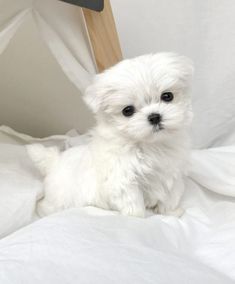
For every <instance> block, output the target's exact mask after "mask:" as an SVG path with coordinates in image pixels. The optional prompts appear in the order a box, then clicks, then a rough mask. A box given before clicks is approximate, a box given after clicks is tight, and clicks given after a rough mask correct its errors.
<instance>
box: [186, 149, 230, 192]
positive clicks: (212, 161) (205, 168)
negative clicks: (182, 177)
mask: <svg viewBox="0 0 235 284" xmlns="http://www.w3.org/2000/svg"><path fill="white" fill-rule="evenodd" d="M191 163H192V165H191V168H190V171H189V177H191V178H192V179H193V180H194V181H195V182H197V183H199V184H201V185H202V186H203V187H205V188H207V189H209V190H211V191H214V192H216V193H219V194H222V195H226V196H231V197H235V146H226V147H218V148H211V149H206V150H194V151H193V152H192V161H191Z"/></svg>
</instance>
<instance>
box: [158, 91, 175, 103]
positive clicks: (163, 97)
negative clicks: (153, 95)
mask: <svg viewBox="0 0 235 284" xmlns="http://www.w3.org/2000/svg"><path fill="white" fill-rule="evenodd" d="M173 99H174V95H173V93H171V92H165V93H162V95H161V100H162V101H164V102H171V101H172V100H173Z"/></svg>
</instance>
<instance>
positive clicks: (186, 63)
mask: <svg viewBox="0 0 235 284" xmlns="http://www.w3.org/2000/svg"><path fill="white" fill-rule="evenodd" d="M177 63H178V64H176V65H178V71H179V77H180V79H181V80H182V81H183V82H184V84H185V85H186V86H189V85H191V81H192V77H193V73H194V67H193V61H192V60H191V59H189V58H188V57H185V56H179V57H178V62H177Z"/></svg>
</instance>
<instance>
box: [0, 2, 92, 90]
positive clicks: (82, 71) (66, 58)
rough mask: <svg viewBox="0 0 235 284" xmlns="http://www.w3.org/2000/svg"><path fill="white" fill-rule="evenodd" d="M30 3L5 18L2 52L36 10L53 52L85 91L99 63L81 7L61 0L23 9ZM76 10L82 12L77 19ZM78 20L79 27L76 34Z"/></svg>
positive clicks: (0, 41) (0, 40)
mask: <svg viewBox="0 0 235 284" xmlns="http://www.w3.org/2000/svg"><path fill="white" fill-rule="evenodd" d="M18 4H19V3H18ZM26 4H27V3H25V2H22V10H21V11H20V12H18V13H17V14H16V15H15V16H14V17H12V18H11V19H10V20H8V21H7V22H5V23H4V25H3V27H2V29H1V28H0V54H1V53H2V52H3V51H4V50H5V49H6V48H7V46H8V44H9V42H10V40H11V39H12V38H13V37H14V35H15V33H16V32H17V30H18V29H19V28H20V26H21V24H22V23H23V22H24V21H25V20H26V18H27V16H28V15H29V14H32V16H33V18H34V19H35V22H36V24H37V27H38V30H39V32H40V34H41V36H42V39H43V40H44V41H45V43H46V45H47V46H48V48H49V50H50V51H51V54H52V55H53V56H54V58H55V59H56V60H57V62H58V63H59V66H60V67H61V69H62V70H63V72H64V74H65V75H66V76H67V77H68V79H69V80H70V81H71V82H72V83H73V84H74V85H75V86H76V87H77V88H78V90H79V91H80V92H81V93H83V91H84V89H85V88H86V87H87V85H88V84H89V83H90V80H91V78H92V75H94V74H95V72H96V67H95V64H94V61H93V58H92V52H91V49H90V47H89V44H88V36H87V34H85V31H84V29H85V28H84V26H85V24H84V20H83V17H82V14H81V11H80V8H78V7H76V9H75V11H74V9H72V8H71V5H68V4H66V3H63V2H60V1H57V0H49V1H48V0H46V1H45V0H40V1H33V2H29V3H28V5H29V7H28V8H26V9H25V8H24V9H23V7H25V5H26ZM11 5H12V4H11ZM13 6H14V5H13ZM72 7H74V6H72ZM12 9H13V8H12ZM71 9H72V10H71ZM48 10H50V11H53V12H54V14H53V16H51V13H49V14H48ZM61 11H62V12H61ZM74 12H77V13H78V12H80V14H79V13H78V14H76V17H77V22H75V20H74V18H75V16H74V17H73V18H72V19H71V18H69V17H71V15H72V13H74ZM68 19H69V20H68ZM76 24H77V25H78V27H77V30H76V32H77V33H76V34H75V30H74V27H76ZM58 27H59V28H58Z"/></svg>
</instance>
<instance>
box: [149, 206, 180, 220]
mask: <svg viewBox="0 0 235 284" xmlns="http://www.w3.org/2000/svg"><path fill="white" fill-rule="evenodd" d="M154 213H156V214H161V215H166V216H175V217H178V218H180V217H181V216H182V215H183V214H184V209H183V208H180V207H178V208H176V209H169V208H166V207H164V206H163V205H160V206H156V207H155V208H154Z"/></svg>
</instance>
